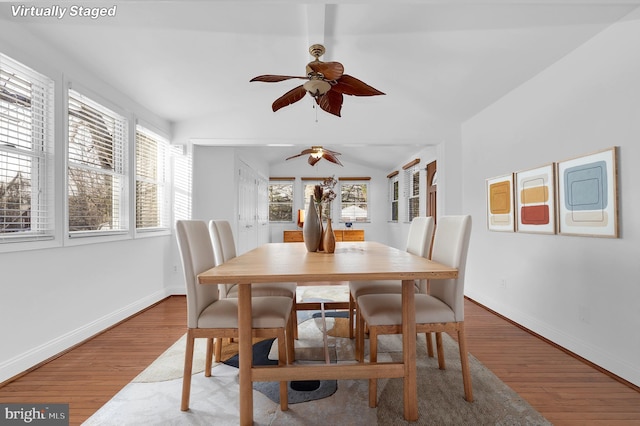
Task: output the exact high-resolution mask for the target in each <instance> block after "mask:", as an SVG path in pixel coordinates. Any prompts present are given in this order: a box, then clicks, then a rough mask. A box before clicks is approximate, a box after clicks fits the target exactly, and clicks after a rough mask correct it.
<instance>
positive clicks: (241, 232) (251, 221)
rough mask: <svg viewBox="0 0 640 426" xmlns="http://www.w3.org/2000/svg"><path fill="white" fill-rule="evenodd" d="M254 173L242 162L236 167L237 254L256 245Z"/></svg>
mask: <svg viewBox="0 0 640 426" xmlns="http://www.w3.org/2000/svg"><path fill="white" fill-rule="evenodd" d="M257 241H258V237H257V226H256V175H255V172H254V171H253V170H252V169H251V167H249V166H248V165H247V164H245V163H244V162H240V166H239V167H238V241H237V251H238V254H242V253H245V252H247V251H249V250H251V249H253V248H255V247H256V246H257Z"/></svg>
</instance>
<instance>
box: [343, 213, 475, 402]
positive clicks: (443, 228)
mask: <svg viewBox="0 0 640 426" xmlns="http://www.w3.org/2000/svg"><path fill="white" fill-rule="evenodd" d="M470 235H471V216H466V215H465V216H444V217H442V218H440V219H439V220H438V228H437V229H436V232H435V238H434V242H433V250H432V255H431V258H432V260H434V261H436V262H438V263H442V264H444V265H447V266H452V267H456V268H458V278H456V279H446V280H430V289H429V294H424V293H418V294H416V295H415V308H416V332H418V333H429V332H435V333H436V343H437V348H438V364H439V367H440V368H441V369H444V368H445V362H444V351H443V348H442V334H441V333H442V332H443V331H444V332H457V333H458V345H459V348H460V362H461V365H462V379H463V384H464V393H465V397H466V399H467V401H469V402H471V401H473V392H472V389H471V375H470V373H469V362H468V355H467V348H466V339H465V333H464V275H465V265H466V262H467V251H468V248H469V238H470ZM357 303H358V305H359V310H360V316H359V318H358V324H357V327H358V330H357V332H356V335H357V338H358V340H359V341H360V342H359V344H360V345H362V346H364V325H365V323H366V324H367V325H368V327H369V361H370V362H376V361H377V346H378V341H377V340H378V335H380V334H401V333H402V295H401V294H367V295H363V296H360V297H359V298H358V300H357ZM363 353H364V351H361V352H360V354H359V358H358V361H360V362H363V361H364V356H363ZM376 385H377V381H376V379H371V380H370V381H369V405H370V406H371V407H375V406H376V405H377V398H376V392H377V390H376Z"/></svg>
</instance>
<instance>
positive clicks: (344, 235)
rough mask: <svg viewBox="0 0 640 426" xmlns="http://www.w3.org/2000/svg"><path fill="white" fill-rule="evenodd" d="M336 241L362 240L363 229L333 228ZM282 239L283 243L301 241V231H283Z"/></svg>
mask: <svg viewBox="0 0 640 426" xmlns="http://www.w3.org/2000/svg"><path fill="white" fill-rule="evenodd" d="M333 234H334V235H335V236H336V241H364V229H334V230H333ZM282 241H284V242H285V243H301V242H303V241H304V239H303V238H302V231H284V235H283V237H282Z"/></svg>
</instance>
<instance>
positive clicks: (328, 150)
mask: <svg viewBox="0 0 640 426" xmlns="http://www.w3.org/2000/svg"><path fill="white" fill-rule="evenodd" d="M322 150H323V151H326V152H330V153H332V154H333V155H342V154H340V153H339V152H337V151H332V150H330V149H327V148H322Z"/></svg>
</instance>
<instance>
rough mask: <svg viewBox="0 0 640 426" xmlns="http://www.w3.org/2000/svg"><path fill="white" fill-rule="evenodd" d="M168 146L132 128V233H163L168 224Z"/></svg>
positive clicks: (138, 128)
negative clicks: (134, 144)
mask: <svg viewBox="0 0 640 426" xmlns="http://www.w3.org/2000/svg"><path fill="white" fill-rule="evenodd" d="M168 146H169V142H168V141H167V140H166V139H165V138H163V137H161V136H158V135H156V134H154V133H152V132H151V131H149V130H147V129H145V128H143V127H141V126H137V127H136V229H137V230H142V229H145V230H153V229H156V230H157V229H166V228H167V227H168V224H169V203H168V196H167V170H166V169H167V148H168Z"/></svg>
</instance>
